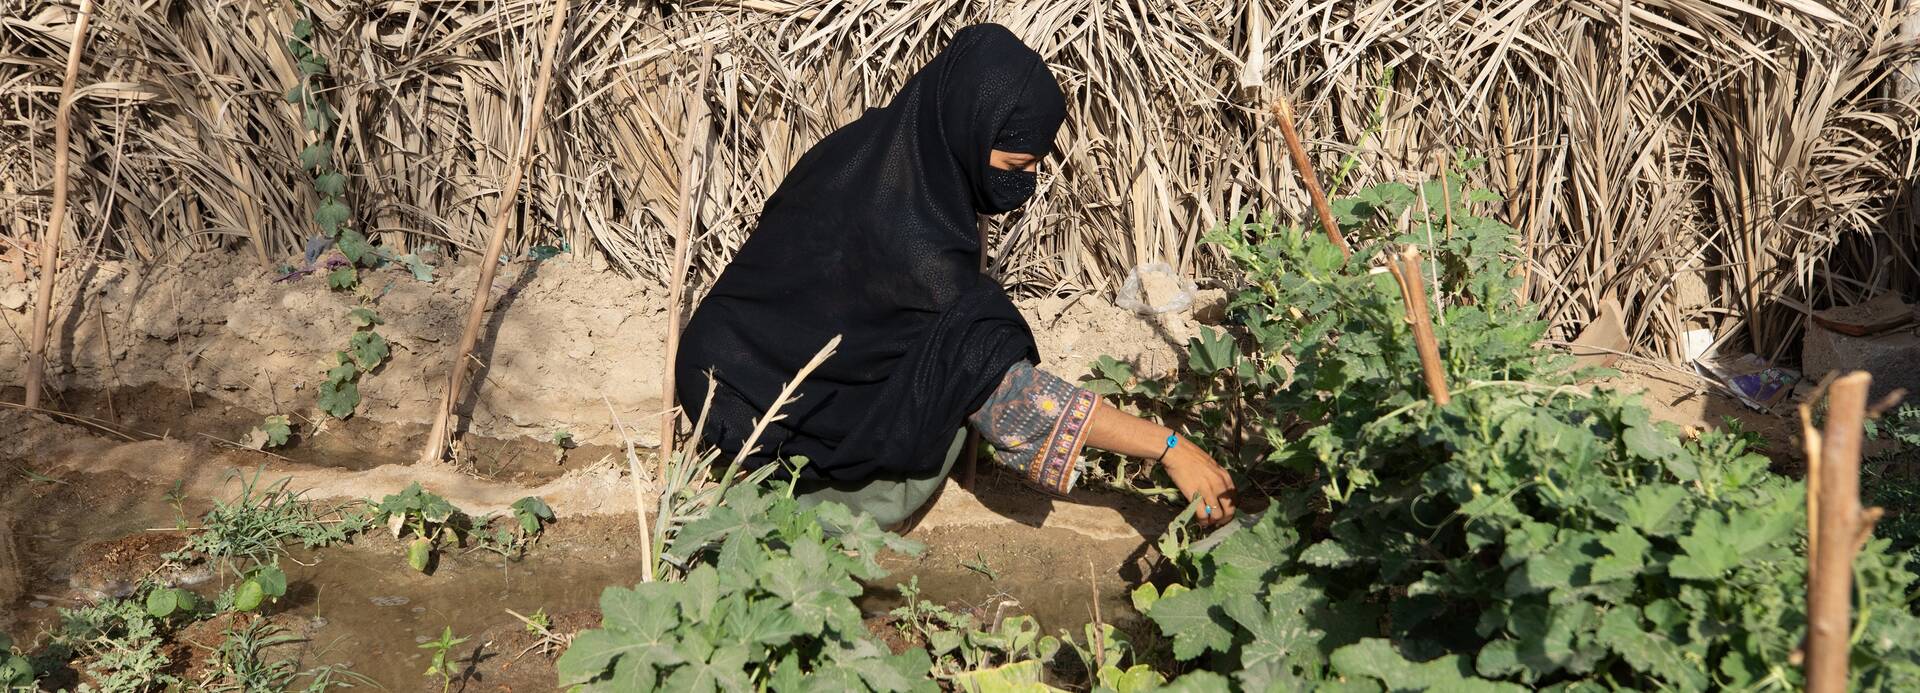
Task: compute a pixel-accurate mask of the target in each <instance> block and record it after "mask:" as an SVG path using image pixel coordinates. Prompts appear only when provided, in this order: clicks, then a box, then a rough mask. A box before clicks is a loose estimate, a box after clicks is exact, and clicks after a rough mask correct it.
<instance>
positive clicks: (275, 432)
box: [260, 414, 293, 448]
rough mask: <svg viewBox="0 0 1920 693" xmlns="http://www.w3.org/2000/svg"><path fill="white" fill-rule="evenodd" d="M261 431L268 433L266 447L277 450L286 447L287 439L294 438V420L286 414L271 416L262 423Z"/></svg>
mask: <svg viewBox="0 0 1920 693" xmlns="http://www.w3.org/2000/svg"><path fill="white" fill-rule="evenodd" d="M260 430H261V431H262V432H264V433H266V436H267V442H266V447H269V448H277V447H280V446H282V445H286V444H287V439H288V438H291V437H292V436H293V420H292V419H289V418H287V416H286V415H285V414H277V415H274V416H269V417H267V418H266V419H265V420H264V421H262V422H261V423H260Z"/></svg>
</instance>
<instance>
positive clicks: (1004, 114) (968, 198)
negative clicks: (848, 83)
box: [675, 24, 1233, 526]
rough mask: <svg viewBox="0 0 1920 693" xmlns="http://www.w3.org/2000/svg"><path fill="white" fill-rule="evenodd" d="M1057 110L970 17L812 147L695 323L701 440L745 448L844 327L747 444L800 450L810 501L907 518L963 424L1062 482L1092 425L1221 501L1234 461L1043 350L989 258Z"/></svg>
mask: <svg viewBox="0 0 1920 693" xmlns="http://www.w3.org/2000/svg"><path fill="white" fill-rule="evenodd" d="M1064 119H1065V101H1064V99H1063V98H1062V96H1061V93H1060V87H1059V84H1058V83H1057V82H1055V81H1054V78H1053V75H1052V73H1051V72H1049V71H1048V69H1047V66H1046V64H1045V63H1044V62H1043V61H1042V60H1041V58H1040V55H1039V54H1038V53H1035V52H1034V51H1033V50H1032V49H1030V48H1028V47H1027V46H1026V45H1024V44H1022V43H1021V42H1020V40H1019V39H1017V38H1015V37H1014V36H1013V34H1012V33H1011V32H1009V31H1007V30H1006V28H1004V27H1001V26H998V25H993V24H984V25H976V26H971V27H967V28H966V29H962V30H961V31H960V32H959V33H957V34H955V35H954V38H953V42H952V43H951V44H949V45H948V46H947V48H946V49H945V50H944V51H942V52H941V53H940V54H939V55H938V56H936V57H934V59H933V60H932V62H930V63H928V64H927V65H926V67H924V68H922V69H921V70H920V72H919V73H917V74H915V75H914V76H913V77H912V78H911V79H909V80H908V81H907V84H906V86H905V87H903V88H902V89H901V90H900V93H899V94H898V95H896V96H895V97H894V99H893V101H892V102H891V103H889V104H887V106H886V107H884V108H874V109H868V110H867V112H866V115H864V116H862V117H861V118H860V119H859V120H856V121H854V122H853V123H851V124H848V125H847V126H846V127H843V128H840V129H839V130H837V131H835V132H833V133H832V134H830V135H828V136H827V137H826V138H825V139H823V140H821V141H820V143H819V144H817V145H815V146H814V147H813V149H812V150H810V151H808V152H807V153H806V154H805V155H804V156H802V157H801V158H800V161H799V162H798V163H796V164H795V165H794V167H793V170H792V171H790V172H789V173H788V174H787V178H786V180H785V181H784V182H782V184H781V185H780V188H779V190H777V191H775V192H774V194H773V196H772V197H771V198H769V199H768V200H767V204H766V207H765V209H763V210H762V211H761V216H760V225H759V228H758V229H757V230H756V231H755V232H754V234H753V236H752V237H751V238H749V239H748V240H747V242H746V243H745V244H744V245H743V246H742V247H741V248H740V251H739V252H738V253H737V254H736V255H735V256H734V259H733V261H732V262H731V263H730V264H729V265H728V266H727V267H726V269H725V271H723V272H722V273H721V275H720V278H719V280H718V281H717V282H715V284H714V286H713V289H712V291H711V292H709V294H708V295H707V297H706V299H705V300H704V301H703V302H702V303H701V304H700V307H699V308H698V309H697V310H695V312H694V315H693V318H692V319H691V320H690V321H689V322H688V324H687V328H686V333H685V337H684V339H683V341H682V343H681V347H680V354H679V360H678V363H677V364H676V365H675V369H676V378H677V382H678V383H679V384H680V385H679V387H680V390H679V393H678V394H679V398H680V401H681V402H683V403H688V404H692V403H698V402H701V401H703V400H704V399H705V398H706V396H707V382H708V379H707V377H706V376H707V375H708V374H709V373H711V374H712V375H713V378H714V381H715V383H716V385H715V387H714V392H713V404H712V406H711V408H710V409H709V410H708V413H707V417H708V422H707V428H706V430H705V435H706V438H707V442H708V443H709V444H711V445H715V446H717V447H719V448H720V449H722V450H724V451H726V453H728V454H729V455H731V454H734V453H736V452H737V451H738V450H739V447H740V446H741V444H742V442H743V439H744V438H746V437H747V436H748V435H749V434H750V433H751V431H752V429H753V425H754V421H755V419H757V418H758V417H760V416H761V415H762V414H763V413H764V412H765V410H766V408H767V407H769V406H771V404H772V403H773V400H774V399H775V398H776V397H777V396H778V395H779V392H780V389H781V387H782V386H783V385H784V384H785V382H786V381H788V380H790V379H791V378H792V377H793V376H794V374H795V373H796V372H797V371H799V370H800V368H801V367H802V366H803V365H805V364H806V363H807V362H808V361H809V360H810V359H811V358H812V357H813V356H814V354H815V353H817V352H818V351H819V350H820V348H821V347H823V346H824V345H825V344H826V343H827V342H828V340H830V339H832V338H833V337H834V336H836V335H839V336H841V337H842V338H843V339H842V342H841V344H840V347H839V349H838V351H837V353H836V354H835V355H834V356H833V357H832V358H830V359H828V360H827V361H826V362H825V363H824V364H823V365H821V366H820V367H819V368H818V369H817V370H815V371H814V372H813V373H812V374H811V375H810V376H808V378H807V379H806V380H805V381H804V382H802V383H801V384H800V386H799V388H798V392H799V395H800V396H799V399H798V401H797V402H794V403H792V404H789V405H788V406H787V407H786V408H784V409H783V410H782V411H781V413H782V414H784V415H785V416H786V418H785V419H783V420H781V421H778V422H775V423H774V424H772V425H771V426H769V427H768V429H767V431H766V432H765V433H764V434H763V435H762V436H761V438H760V440H759V445H760V447H759V449H760V452H759V453H757V454H755V455H754V456H752V457H750V458H749V459H750V460H751V463H752V464H755V465H760V464H766V463H768V462H771V461H772V460H774V459H776V458H786V459H797V458H805V459H806V462H805V463H804V464H803V465H802V466H801V468H800V470H799V472H798V474H799V477H800V478H799V479H798V483H797V484H796V489H797V491H798V492H799V493H800V494H801V495H802V497H803V499H806V500H811V501H817V500H823V499H831V500H836V501H839V502H842V503H845V504H847V505H849V506H851V507H852V508H853V509H854V510H855V511H864V512H868V513H871V514H872V515H873V516H874V518H875V519H876V520H877V521H878V522H880V523H881V524H882V525H883V526H891V525H896V524H897V523H900V522H902V521H904V520H906V519H907V518H908V517H909V516H911V515H912V514H913V513H914V512H915V511H916V510H917V509H919V508H920V507H921V506H923V505H924V504H925V503H926V501H927V500H928V498H930V497H931V496H932V494H933V492H934V491H935V490H936V489H938V488H939V487H940V485H941V484H942V483H943V482H944V480H945V479H946V476H947V474H948V472H949V471H951V469H952V467H953V463H954V460H955V459H956V458H957V457H958V456H959V453H960V448H961V444H960V441H961V440H962V434H961V433H959V431H961V430H962V426H963V424H969V425H972V426H973V427H974V428H975V429H976V430H978V431H980V432H981V433H982V435H983V437H984V438H985V439H986V440H987V441H989V442H990V443H992V444H993V446H994V447H995V449H996V451H997V454H996V457H997V458H998V459H999V460H1000V461H1001V462H1003V463H1006V464H1008V465H1009V466H1012V467H1014V468H1015V469H1018V470H1020V471H1022V472H1024V473H1025V474H1026V476H1027V478H1028V479H1029V480H1032V481H1034V482H1035V483H1037V484H1038V485H1040V486H1042V487H1043V488H1046V489H1048V490H1051V491H1054V492H1057V493H1063V494H1064V493H1065V492H1066V491H1067V490H1069V489H1071V488H1072V485H1073V482H1074V481H1075V480H1077V478H1078V476H1079V474H1078V466H1079V459H1078V457H1079V453H1080V448H1081V446H1083V445H1092V446H1094V447H1096V448H1100V449H1105V450H1110V451H1113V452H1116V453H1119V454H1122V455H1128V456H1132V457H1141V458H1146V459H1149V460H1159V461H1160V462H1162V463H1163V464H1164V465H1165V468H1166V471H1167V473H1168V475H1169V476H1171V477H1172V479H1173V481H1174V483H1175V484H1176V485H1177V486H1178V487H1179V488H1180V491H1181V492H1182V493H1184V494H1186V496H1187V497H1188V498H1190V499H1193V500H1194V501H1196V502H1197V504H1198V505H1200V506H1201V507H1199V508H1198V509H1196V513H1197V515H1198V517H1199V518H1200V519H1201V521H1202V522H1204V523H1208V524H1217V523H1220V522H1224V521H1225V520H1226V519H1228V518H1230V517H1231V516H1232V514H1233V498H1232V496H1233V481H1232V479H1231V478H1230V477H1229V476H1228V475H1227V473H1226V472H1225V471H1224V470H1222V469H1221V468H1220V467H1219V465H1217V464H1215V463H1214V462H1213V459H1212V458H1211V457H1209V456H1208V455H1207V454H1206V453H1205V452H1203V451H1201V450H1200V449H1199V448H1197V447H1195V446H1194V445H1193V444H1192V443H1190V442H1187V441H1186V439H1185V438H1184V437H1183V436H1179V435H1177V434H1175V433H1174V432H1172V431H1170V430H1168V429H1166V428H1164V427H1161V426H1159V425H1157V424H1153V423H1150V422H1147V421H1144V420H1141V419H1139V418H1136V417H1133V416H1131V415H1128V414H1126V413H1124V412H1122V411H1120V410H1118V409H1115V408H1113V407H1111V406H1109V405H1107V404H1104V403H1100V402H1098V399H1097V398H1096V397H1095V396H1094V395H1093V394H1092V393H1090V392H1087V391H1086V390H1084V389H1081V388H1077V387H1074V386H1073V385H1071V384H1069V383H1067V382H1065V381H1063V380H1061V379H1059V378H1056V377H1054V376H1051V375H1048V374H1046V373H1044V372H1041V371H1039V370H1036V369H1035V368H1034V367H1033V366H1034V364H1037V363H1038V362H1039V355H1038V353H1037V352H1036V350H1035V347H1034V341H1033V334H1032V331H1031V330H1030V329H1029V328H1028V326H1027V324H1026V321H1025V320H1024V319H1023V318H1022V317H1021V315H1020V313H1019V312H1018V311H1017V310H1015V309H1014V306H1013V303H1012V302H1011V301H1010V300H1009V299H1008V297H1007V295H1006V292H1005V291H1004V290H1003V289H1002V288H1001V287H1000V285H999V284H998V283H997V282H996V281H994V280H993V279H991V278H989V277H987V276H985V275H984V274H982V273H981V272H980V270H979V262H980V253H981V252H982V249H981V248H980V244H979V237H978V232H977V227H976V223H977V215H979V214H1000V213H1003V212H1007V211H1010V210H1012V209H1014V208H1016V207H1018V206H1020V205H1021V204H1022V203H1024V202H1025V201H1026V200H1027V198H1028V197H1030V196H1032V194H1033V191H1034V183H1035V173H1034V172H1035V170H1036V168H1037V167H1038V165H1039V162H1040V159H1041V158H1043V157H1045V156H1046V155H1047V154H1048V152H1049V151H1050V150H1051V149H1052V146H1053V137H1054V135H1055V133H1057V132H1058V130H1059V129H1060V125H1061V122H1062V121H1063V120H1064Z"/></svg>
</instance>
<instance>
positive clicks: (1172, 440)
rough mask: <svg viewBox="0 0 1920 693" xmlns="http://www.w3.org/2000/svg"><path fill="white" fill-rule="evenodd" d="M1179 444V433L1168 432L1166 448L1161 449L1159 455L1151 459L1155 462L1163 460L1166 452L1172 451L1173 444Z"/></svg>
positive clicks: (1165, 457)
mask: <svg viewBox="0 0 1920 693" xmlns="http://www.w3.org/2000/svg"><path fill="white" fill-rule="evenodd" d="M1179 444H1180V434H1178V433H1169V434H1167V449H1165V450H1161V451H1160V456H1159V457H1156V458H1154V460H1153V461H1155V462H1160V461H1163V460H1165V459H1167V453H1169V452H1173V448H1174V446H1176V445H1179Z"/></svg>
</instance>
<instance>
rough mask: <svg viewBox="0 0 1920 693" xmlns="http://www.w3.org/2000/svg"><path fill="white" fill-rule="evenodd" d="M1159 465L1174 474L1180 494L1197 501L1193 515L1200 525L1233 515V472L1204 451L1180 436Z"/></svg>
mask: <svg viewBox="0 0 1920 693" xmlns="http://www.w3.org/2000/svg"><path fill="white" fill-rule="evenodd" d="M1161 465H1163V466H1165V467H1166V469H1167V476H1169V477H1172V478H1173V485H1174V486H1176V487H1179V489H1180V495H1182V496H1185V497H1186V498H1187V499H1188V500H1191V501H1199V502H1200V508H1199V509H1198V510H1195V511H1194V517H1195V518H1197V519H1198V520H1199V521H1200V524H1201V525H1204V526H1207V527H1215V526H1219V525H1222V524H1225V523H1226V521H1227V520H1231V519H1233V496H1234V489H1233V476H1232V475H1229V474H1227V470H1225V469H1221V468H1220V465H1219V464H1216V463H1215V462H1214V461H1213V457H1211V456H1209V455H1207V453H1206V451H1204V450H1201V449H1200V447H1199V446H1197V445H1194V444H1193V443H1191V442H1188V441H1187V439H1186V438H1185V437H1182V438H1181V439H1180V444H1179V445H1177V446H1175V447H1174V448H1173V449H1172V450H1168V451H1167V456H1166V458H1165V459H1163V460H1161Z"/></svg>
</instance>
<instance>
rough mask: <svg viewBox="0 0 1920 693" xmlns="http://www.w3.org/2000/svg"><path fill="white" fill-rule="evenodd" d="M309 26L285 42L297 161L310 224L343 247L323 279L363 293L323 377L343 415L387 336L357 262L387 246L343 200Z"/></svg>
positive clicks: (333, 409) (375, 261)
mask: <svg viewBox="0 0 1920 693" xmlns="http://www.w3.org/2000/svg"><path fill="white" fill-rule="evenodd" d="M314 29H315V25H314V23H313V21H312V20H311V19H304V18H303V19H300V20H298V21H296V22H294V24H293V33H292V35H291V36H289V37H288V38H287V50H288V51H289V52H291V53H292V54H293V57H294V60H295V63H296V65H297V67H298V68H299V73H300V83H299V84H296V85H294V86H293V87H292V88H289V89H288V90H287V95H286V98H287V102H288V103H292V104H297V105H299V106H300V107H301V110H302V113H303V116H304V117H303V118H302V122H303V124H304V125H305V126H306V130H307V132H308V139H309V141H310V144H308V145H307V147H306V148H305V149H302V150H301V151H300V164H301V166H303V167H304V168H306V169H307V171H309V172H310V173H312V174H313V176H314V178H313V191H314V194H315V196H316V197H317V198H318V199H319V200H320V206H319V207H318V208H317V209H316V210H315V211H314V214H313V221H314V224H315V225H316V226H318V227H319V230H320V233H321V235H323V236H325V237H326V238H328V239H330V240H331V241H332V242H333V246H334V248H335V249H336V250H338V251H339V254H340V259H339V260H337V261H336V260H332V259H330V260H329V261H328V262H327V267H326V269H327V274H326V277H327V286H328V287H329V288H331V289H335V290H340V291H353V292H354V293H355V295H356V296H357V297H358V298H359V299H360V305H359V306H356V307H354V308H352V309H351V310H349V311H347V319H348V321H349V322H351V323H352V324H353V326H354V332H353V335H352V336H351V337H350V338H349V339H348V341H347V348H346V349H345V350H342V351H338V352H335V353H334V356H333V359H332V361H331V362H330V363H328V364H327V365H326V369H327V370H326V379H325V380H324V381H322V382H321V384H320V392H319V401H318V403H319V406H320V409H321V410H322V411H325V412H326V413H327V414H328V415H329V416H332V417H334V418H337V419H344V418H347V417H349V416H352V415H353V411H354V409H355V408H356V407H358V406H359V405H360V380H361V378H362V376H364V375H366V374H368V373H371V372H373V370H374V369H375V368H378V367H379V365H380V363H381V362H383V361H385V360H386V358H387V353H388V345H387V340H386V338H385V337H383V336H381V335H380V333H379V332H377V331H375V327H377V326H378V325H380V324H381V322H382V321H381V319H380V315H379V313H376V312H375V311H374V304H375V303H376V302H377V301H378V298H379V295H378V293H376V292H372V291H367V290H364V289H365V288H366V287H363V286H362V285H361V281H360V280H361V274H360V269H361V268H362V267H366V268H374V267H379V266H380V265H382V264H385V263H386V262H387V261H388V256H389V255H390V253H387V252H386V251H384V250H381V249H378V248H375V247H374V246H373V244H372V242H371V241H369V240H368V239H367V237H366V235H365V234H363V233H361V232H360V230H359V229H356V228H354V227H353V225H352V224H351V223H350V222H351V221H352V220H353V208H352V207H350V206H348V204H347V198H346V192H347V177H346V174H345V173H342V172H341V171H340V169H339V167H338V166H336V165H335V163H334V151H333V145H334V143H335V142H336V141H338V126H339V114H338V113H336V112H335V111H334V109H333V106H332V105H331V104H329V103H328V102H327V100H326V99H324V98H322V95H323V93H324V91H325V88H324V87H325V82H326V81H327V77H328V67H329V64H328V61H327V58H326V56H324V55H321V54H320V53H319V52H318V50H317V48H316V45H315V43H314V40H315V39H314ZM409 258H410V259H409V261H408V262H407V263H405V264H406V265H407V267H408V268H409V270H410V271H411V272H413V274H414V275H415V276H416V277H418V276H421V275H423V274H424V275H425V276H426V277H427V280H428V281H431V279H432V270H431V268H430V267H425V265H424V263H422V262H420V260H419V259H418V258H417V257H413V256H409ZM423 268H424V271H423Z"/></svg>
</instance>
